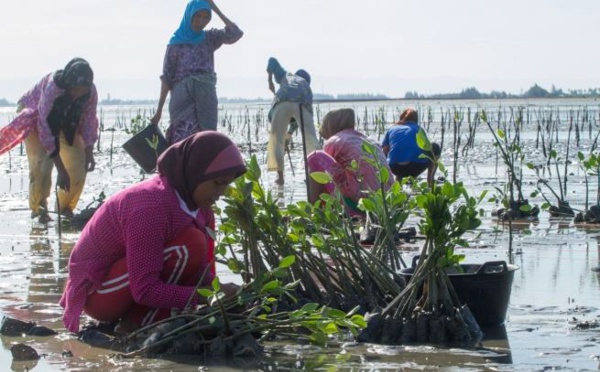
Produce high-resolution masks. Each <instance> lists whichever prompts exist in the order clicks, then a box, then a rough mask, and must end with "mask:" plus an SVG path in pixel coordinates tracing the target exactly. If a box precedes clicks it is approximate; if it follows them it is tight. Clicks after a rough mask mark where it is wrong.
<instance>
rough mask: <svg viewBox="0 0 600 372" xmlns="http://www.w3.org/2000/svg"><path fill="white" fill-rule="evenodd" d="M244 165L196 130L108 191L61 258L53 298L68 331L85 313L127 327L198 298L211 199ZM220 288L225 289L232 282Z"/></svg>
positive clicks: (207, 258)
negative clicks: (142, 172)
mask: <svg viewBox="0 0 600 372" xmlns="http://www.w3.org/2000/svg"><path fill="white" fill-rule="evenodd" d="M245 171H246V166H245V163H244V161H243V159H242V155H241V154H240V151H239V150H238V148H237V147H236V145H235V144H234V143H233V142H232V141H231V140H230V139H229V138H228V137H227V136H225V135H224V134H222V133H219V132H215V131H203V132H200V133H196V134H194V135H191V136H189V137H187V138H186V139H184V140H182V141H180V142H178V143H176V144H174V145H172V146H170V147H169V148H167V149H166V150H165V151H164V152H163V154H162V155H161V156H160V157H159V159H158V175H156V176H154V177H152V178H150V179H147V180H145V181H142V182H140V183H137V184H135V185H133V186H130V187H128V188H126V189H124V190H122V191H120V192H119V193H117V194H115V195H113V196H112V197H110V198H109V199H108V200H107V201H105V202H104V203H103V204H102V206H101V207H100V208H99V209H98V210H97V211H96V213H94V216H93V217H92V219H91V220H90V221H89V222H88V223H87V224H86V225H85V228H84V229H83V231H82V233H81V235H80V237H79V239H78V240H77V244H75V247H74V248H73V251H72V252H71V256H70V258H69V277H68V280H67V284H66V287H65V290H64V293H63V296H62V298H61V300H60V305H61V306H62V307H64V309H65V311H64V315H63V321H64V324H65V326H66V327H67V329H68V330H70V331H72V332H77V331H78V330H79V317H80V315H81V313H82V312H85V313H86V314H88V315H89V316H91V317H92V318H94V319H97V320H100V321H105V322H114V321H117V320H122V321H123V322H122V323H121V324H125V325H127V327H125V328H122V329H124V330H126V329H127V328H129V329H132V328H136V327H139V326H145V325H149V324H152V323H154V322H156V321H158V320H160V319H164V318H166V317H168V316H169V315H170V313H171V309H172V308H176V309H183V308H184V307H185V306H186V304H187V303H188V300H190V299H191V301H190V304H191V305H192V306H194V305H197V304H198V303H200V302H203V301H206V299H205V298H203V297H201V296H199V295H198V293H197V292H196V284H197V283H198V282H199V280H200V279H201V278H203V275H204V284H205V285H208V284H210V282H211V281H212V280H213V278H214V277H215V261H214V245H215V242H214V240H213V239H212V238H211V234H210V231H214V230H215V215H214V212H213V210H212V205H213V204H214V203H215V202H216V201H217V200H218V199H219V197H220V196H221V195H223V193H224V191H225V189H226V188H227V186H228V185H229V184H230V183H231V182H232V181H233V180H234V179H236V178H237V177H239V176H241V175H242V174H243V173H244V172H245ZM221 290H222V291H223V292H224V293H225V294H226V295H233V294H235V292H236V290H237V286H235V285H234V284H223V285H221Z"/></svg>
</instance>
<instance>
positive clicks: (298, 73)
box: [294, 69, 310, 84]
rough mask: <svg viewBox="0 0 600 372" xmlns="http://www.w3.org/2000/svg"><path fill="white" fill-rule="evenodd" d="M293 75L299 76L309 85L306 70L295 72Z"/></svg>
mask: <svg viewBox="0 0 600 372" xmlns="http://www.w3.org/2000/svg"><path fill="white" fill-rule="evenodd" d="M294 75H296V76H300V77H301V78H302V79H304V80H306V82H307V83H308V84H310V74H309V73H308V72H306V70H303V69H300V70H298V71H296V73H295V74H294Z"/></svg>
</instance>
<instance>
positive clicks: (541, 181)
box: [527, 115, 575, 217]
mask: <svg viewBox="0 0 600 372" xmlns="http://www.w3.org/2000/svg"><path fill="white" fill-rule="evenodd" d="M557 118H558V116H557ZM569 123H570V124H569V131H568V135H567V144H566V155H565V159H564V170H563V173H562V174H561V171H560V165H561V161H562V159H561V158H560V157H558V153H557V151H556V150H555V149H554V148H553V141H552V140H548V141H545V140H543V139H544V134H543V133H542V146H543V147H544V151H543V153H544V155H545V156H546V162H545V163H546V164H547V167H548V173H551V168H550V167H551V165H552V164H554V166H555V169H556V178H557V183H558V193H557V192H556V191H555V190H554V188H553V187H552V186H551V185H550V181H549V180H548V179H546V178H544V177H543V175H542V174H540V173H541V171H542V170H544V169H546V168H545V167H544V166H535V165H534V164H532V163H527V167H528V168H529V169H531V170H533V171H535V174H536V176H537V178H538V180H537V190H536V191H535V192H534V193H532V194H531V197H536V196H538V195H541V196H542V198H544V201H545V202H544V203H543V204H542V209H544V210H547V211H548V212H549V213H550V215H551V216H552V217H573V216H575V212H574V211H573V208H571V206H570V205H569V201H568V200H566V199H565V197H566V195H567V180H568V177H567V175H568V165H569V145H570V143H571V132H572V131H573V116H572V115H571V117H570V120H569ZM559 124H560V122H559V121H558V119H557V120H556V122H555V123H554V125H553V126H551V127H552V128H554V130H553V131H551V134H550V137H552V134H553V133H554V131H558V127H559ZM546 143H547V144H548V148H546V145H545V144H546ZM542 186H544V187H545V188H546V189H548V190H550V192H551V193H552V195H554V197H555V198H556V204H553V203H552V202H551V201H550V200H549V199H548V197H547V196H546V195H545V194H544V192H543V189H542Z"/></svg>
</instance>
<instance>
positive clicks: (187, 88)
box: [150, 0, 244, 144]
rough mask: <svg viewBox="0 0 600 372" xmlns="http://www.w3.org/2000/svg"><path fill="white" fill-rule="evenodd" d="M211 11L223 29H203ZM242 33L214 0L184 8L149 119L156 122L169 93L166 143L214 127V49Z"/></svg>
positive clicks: (194, 1) (200, 0)
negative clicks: (155, 106) (153, 112)
mask: <svg viewBox="0 0 600 372" xmlns="http://www.w3.org/2000/svg"><path fill="white" fill-rule="evenodd" d="M212 11H214V12H215V13H216V14H217V15H218V16H219V18H221V20H222V21H223V22H224V23H225V28H224V29H215V28H213V29H210V30H205V28H206V26H207V25H208V23H209V22H210V20H211V16H212ZM243 35H244V33H243V32H242V30H240V29H239V27H238V26H237V25H236V24H235V23H233V22H231V21H230V20H229V19H228V18H227V17H225V15H223V13H221V11H220V10H219V8H218V7H217V6H216V5H215V3H214V1H213V0H191V1H190V2H189V3H188V4H187V7H186V8H185V13H184V14H183V19H182V20H181V24H180V25H179V28H178V29H177V30H176V31H175V34H174V35H173V37H171V40H170V41H169V44H168V46H167V51H166V53H165V59H164V62H163V74H162V76H161V77H160V80H161V89H160V98H159V100H158V108H157V110H156V114H155V115H154V117H153V118H152V119H151V120H150V122H151V123H152V124H154V125H157V124H158V122H159V121H160V118H161V115H162V109H163V106H164V104H165V100H166V98H167V95H168V93H169V92H171V101H170V102H169V115H170V124H169V127H168V129H167V133H166V137H167V142H168V143H169V144H173V143H175V142H177V141H180V140H182V139H184V138H186V137H187V136H189V135H191V134H193V133H196V132H199V131H203V130H216V129H217V121H218V99H217V89H216V84H217V75H216V74H215V58H214V53H215V50H217V49H219V48H220V47H221V45H223V44H233V43H235V42H236V41H238V40H239V39H240V38H241V37H242V36H243Z"/></svg>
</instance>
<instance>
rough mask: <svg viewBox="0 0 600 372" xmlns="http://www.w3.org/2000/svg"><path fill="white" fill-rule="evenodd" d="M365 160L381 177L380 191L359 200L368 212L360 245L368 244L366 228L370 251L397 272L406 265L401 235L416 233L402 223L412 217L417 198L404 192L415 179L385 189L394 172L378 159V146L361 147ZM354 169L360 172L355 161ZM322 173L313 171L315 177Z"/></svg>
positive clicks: (353, 163)
mask: <svg viewBox="0 0 600 372" xmlns="http://www.w3.org/2000/svg"><path fill="white" fill-rule="evenodd" d="M362 150H363V153H364V154H365V155H364V156H363V159H362V160H363V161H365V162H367V163H369V164H370V165H371V166H372V167H373V168H374V169H376V174H377V177H378V179H379V184H380V187H379V190H378V191H377V192H369V193H365V195H364V196H363V197H362V198H361V199H360V200H359V203H358V207H359V208H360V209H361V210H363V211H364V212H366V220H365V224H364V226H363V231H362V232H361V240H360V242H361V244H364V243H365V238H364V237H363V236H362V235H363V233H364V232H365V231H367V232H368V233H367V234H368V235H372V238H371V239H369V240H371V244H372V248H371V253H372V254H373V255H374V256H375V257H376V258H377V259H378V260H380V261H381V262H383V263H385V264H386V265H387V266H388V267H389V268H390V269H391V270H392V271H394V272H397V271H399V270H400V269H402V268H405V267H406V264H405V263H404V261H403V260H402V255H401V252H400V250H399V249H398V248H399V247H398V243H399V242H400V240H401V239H400V238H404V240H406V239H407V238H408V239H410V237H411V236H414V235H416V231H414V233H410V232H409V229H404V230H403V226H404V223H405V222H406V219H407V218H408V216H409V211H410V210H411V209H412V208H413V207H414V198H411V197H410V196H411V195H409V194H407V193H405V192H403V191H402V188H403V185H405V184H407V183H409V182H413V181H414V180H410V179H405V180H403V182H402V183H398V182H395V183H394V184H393V185H392V187H391V189H389V190H385V187H384V185H386V184H387V183H388V180H389V179H390V177H392V175H391V174H390V171H389V169H388V168H387V167H383V166H382V165H381V163H380V162H379V161H378V160H377V159H378V157H377V148H376V147H375V146H374V145H372V144H370V143H367V142H365V143H363V146H362ZM351 168H353V169H355V170H356V171H358V164H356V162H354V161H353V162H352V164H351ZM318 176H319V175H317V174H313V177H318ZM320 176H321V177H322V178H323V180H322V182H329V181H330V177H329V176H328V175H320Z"/></svg>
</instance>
